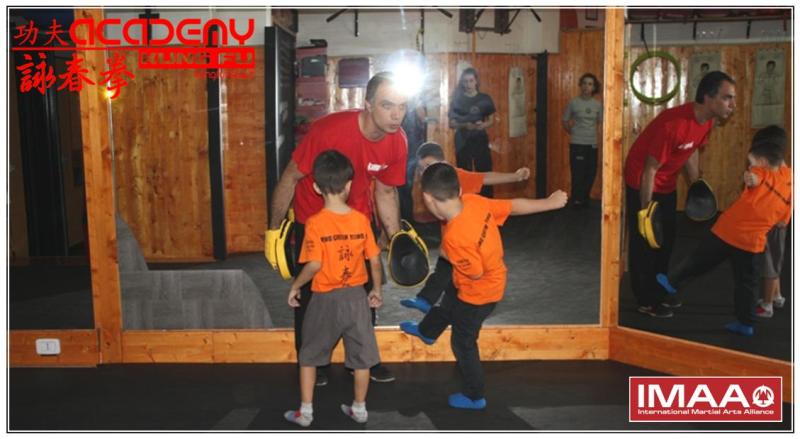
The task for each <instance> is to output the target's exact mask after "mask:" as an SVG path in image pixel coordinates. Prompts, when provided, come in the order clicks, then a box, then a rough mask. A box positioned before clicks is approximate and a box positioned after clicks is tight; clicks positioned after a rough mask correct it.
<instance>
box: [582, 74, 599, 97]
mask: <svg viewBox="0 0 800 439" xmlns="http://www.w3.org/2000/svg"><path fill="white" fill-rule="evenodd" d="M586 78H591V80H592V81H594V87H592V94H593V95H596V94H597V93H598V92H599V91H600V81H598V80H597V76H594V75H593V74H591V73H584V74H583V76H581V79H579V80H578V87H580V86H581V85H582V84H583V80H584V79H586Z"/></svg>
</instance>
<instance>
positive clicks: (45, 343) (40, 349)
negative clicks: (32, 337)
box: [36, 338, 61, 355]
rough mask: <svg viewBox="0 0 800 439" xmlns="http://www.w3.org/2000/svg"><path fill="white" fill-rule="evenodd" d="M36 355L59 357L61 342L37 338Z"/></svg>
mask: <svg viewBox="0 0 800 439" xmlns="http://www.w3.org/2000/svg"><path fill="white" fill-rule="evenodd" d="M36 353H37V354H39V355H58V354H60V353H61V341H60V340H59V339H57V338H37V339H36Z"/></svg>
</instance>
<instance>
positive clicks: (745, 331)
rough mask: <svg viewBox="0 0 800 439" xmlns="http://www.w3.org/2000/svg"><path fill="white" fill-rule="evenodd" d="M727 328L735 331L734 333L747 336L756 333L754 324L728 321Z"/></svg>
mask: <svg viewBox="0 0 800 439" xmlns="http://www.w3.org/2000/svg"><path fill="white" fill-rule="evenodd" d="M725 329H727V330H728V331H730V332H733V333H734V334H739V335H744V336H746V337H750V336H752V335H753V334H754V333H755V331H753V327H752V326H750V325H745V324H744V323H741V322H733V323H728V324H727V325H725Z"/></svg>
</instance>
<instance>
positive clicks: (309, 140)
mask: <svg viewBox="0 0 800 439" xmlns="http://www.w3.org/2000/svg"><path fill="white" fill-rule="evenodd" d="M406 100H407V97H406V96H405V95H403V94H402V93H400V92H399V91H398V90H397V89H396V88H395V87H394V83H393V78H392V76H391V74H390V73H388V72H381V73H378V74H376V75H375V76H373V77H372V78H371V79H370V80H369V82H368V83H367V91H366V96H365V99H364V103H365V108H364V109H363V110H351V111H342V112H338V113H333V114H330V115H327V116H325V117H323V118H321V119H319V120H317V121H316V122H314V123H313V124H312V125H311V128H310V130H309V132H308V134H307V135H306V136H304V137H303V141H302V142H301V143H300V145H298V146H297V149H296V150H295V151H294V153H292V159H291V161H290V162H289V164H288V165H287V166H286V169H284V171H283V174H281V178H280V180H279V181H278V185H277V187H276V188H275V190H274V192H273V193H272V205H271V209H270V222H269V230H267V236H266V239H267V248H269V249H273V248H275V246H274V244H273V243H274V241H275V240H277V237H278V233H279V232H278V228H279V227H280V223H281V221H282V220H283V218H284V217H285V215H286V212H287V210H288V208H289V203H290V202H292V207H293V208H294V213H295V221H296V222H295V227H294V237H293V239H294V242H295V255H299V254H300V246H301V244H302V242H303V234H304V229H305V227H304V224H305V222H306V220H307V219H308V218H309V217H310V216H311V215H314V214H315V213H317V212H319V211H320V210H321V209H322V207H323V205H324V203H323V200H322V197H320V196H319V195H318V194H317V193H315V192H314V181H313V177H312V175H311V171H312V169H313V164H314V160H315V159H316V158H317V156H318V155H319V154H320V153H322V152H324V151H326V150H330V149H335V150H336V151H339V152H340V153H342V154H344V155H345V156H346V157H347V158H348V159H350V162H351V163H352V165H353V180H352V183H351V187H350V198H349V199H348V200H347V204H348V205H350V207H352V208H353V209H355V210H357V211H359V212H361V213H363V214H364V215H366V216H367V218H370V219H372V220H374V219H375V217H374V216H373V213H377V216H378V217H380V222H381V223H382V224H383V227H384V229H385V230H386V233H387V234H388V235H389V236H392V235H394V234H395V233H396V232H398V231H399V230H400V207H399V201H398V197H397V190H396V188H397V187H398V186H402V185H403V184H405V181H406V175H405V173H406V158H407V155H408V147H407V143H406V135H405V133H404V132H403V130H402V128H400V124H401V123H402V121H403V117H404V116H405V113H406ZM373 200H374V205H373ZM271 244H273V245H271ZM267 259H269V262H270V264H271V265H272V266H273V268H276V266H277V264H276V262H275V255H274V254H270V252H268V254H267ZM296 266H297V267H298V268H297V270H298V272H299V270H300V269H301V268H302V267H301V266H299V264H296ZM367 271H368V272H369V270H367ZM292 274H293V275H296V274H297V273H292ZM371 282H372V280H371V279H370V281H369V282H368V283H367V285H366V287H365V288H366V292H369V290H370V289H371V286H372V285H371ZM311 295H312V294H311V289H310V284H307V285H305V286H304V287H303V288H302V289H301V295H300V307H298V308H295V315H294V331H295V349H296V350H298V351H299V349H300V343H301V340H302V326H303V316H304V314H305V310H306V308H307V305H308V302H309V300H310V299H311ZM374 319H375V315H374V313H373V324H374ZM317 370H318V375H317V385H325V384H326V383H327V376H326V370H325V369H323V368H318V369H317ZM370 377H371V378H372V380H373V381H379V382H387V381H394V377H393V376H392V375H391V373H390V372H389V371H388V370H386V368H385V367H383V366H382V365H380V364H378V365H377V366H375V367H373V368H372V369H371V370H370Z"/></svg>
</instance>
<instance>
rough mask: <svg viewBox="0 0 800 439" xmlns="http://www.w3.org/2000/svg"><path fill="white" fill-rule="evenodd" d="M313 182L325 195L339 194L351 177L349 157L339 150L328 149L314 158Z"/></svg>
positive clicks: (351, 167)
mask: <svg viewBox="0 0 800 439" xmlns="http://www.w3.org/2000/svg"><path fill="white" fill-rule="evenodd" d="M313 172H314V182H315V183H316V184H317V187H319V191H320V192H322V193H323V194H325V195H332V194H340V193H342V191H343V190H344V187H345V186H346V185H347V182H348V181H350V180H352V179H353V165H352V164H351V163H350V159H348V158H347V157H345V155H344V154H342V153H340V152H339V151H336V150H333V149H329V150H327V151H324V152H322V153H321V154H320V155H318V156H317V158H316V159H315V160H314V171H313Z"/></svg>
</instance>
